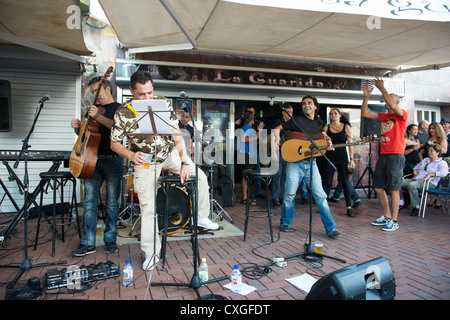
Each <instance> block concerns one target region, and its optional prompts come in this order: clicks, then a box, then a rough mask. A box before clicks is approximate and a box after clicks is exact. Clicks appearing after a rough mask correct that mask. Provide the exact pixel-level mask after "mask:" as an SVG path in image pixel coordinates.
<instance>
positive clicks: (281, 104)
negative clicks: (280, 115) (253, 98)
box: [269, 101, 286, 111]
mask: <svg viewBox="0 0 450 320" xmlns="http://www.w3.org/2000/svg"><path fill="white" fill-rule="evenodd" d="M269 104H270V106H271V107H273V106H280V108H281V110H283V111H285V110H286V109H285V108H284V102H283V101H270V103H269Z"/></svg>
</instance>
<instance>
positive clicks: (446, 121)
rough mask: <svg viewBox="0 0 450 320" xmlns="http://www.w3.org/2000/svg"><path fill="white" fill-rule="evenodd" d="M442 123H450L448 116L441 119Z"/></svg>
mask: <svg viewBox="0 0 450 320" xmlns="http://www.w3.org/2000/svg"><path fill="white" fill-rule="evenodd" d="M441 123H450V119H449V118H447V117H443V118H442V119H441Z"/></svg>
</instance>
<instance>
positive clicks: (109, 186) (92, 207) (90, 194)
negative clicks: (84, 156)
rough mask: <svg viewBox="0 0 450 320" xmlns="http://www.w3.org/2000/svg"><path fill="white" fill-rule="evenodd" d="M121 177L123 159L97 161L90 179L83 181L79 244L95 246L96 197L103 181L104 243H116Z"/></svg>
mask: <svg viewBox="0 0 450 320" xmlns="http://www.w3.org/2000/svg"><path fill="white" fill-rule="evenodd" d="M122 176H123V159H122V158H121V157H116V158H111V159H99V160H97V165H96V167H95V171H94V174H93V176H92V177H91V178H89V179H85V180H84V205H83V208H84V212H83V233H84V234H83V236H82V237H81V240H80V244H84V245H88V246H95V238H96V233H97V219H98V197H99V195H100V188H101V186H102V184H103V181H105V183H106V202H105V207H106V221H105V227H106V228H105V232H104V237H103V241H104V242H116V239H117V232H116V225H117V219H118V218H119V199H120V186H121V182H122Z"/></svg>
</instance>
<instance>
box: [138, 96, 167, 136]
mask: <svg viewBox="0 0 450 320" xmlns="http://www.w3.org/2000/svg"><path fill="white" fill-rule="evenodd" d="M131 105H132V107H133V109H134V111H136V113H137V114H138V116H137V118H136V119H137V120H138V125H139V130H140V134H169V135H170V134H172V133H173V128H172V126H171V124H172V121H171V120H170V111H169V106H168V103H167V100H163V99H161V100H159V99H151V100H133V101H131ZM149 110H150V111H151V112H149ZM151 116H153V120H154V126H155V127H154V126H153V124H152V119H151Z"/></svg>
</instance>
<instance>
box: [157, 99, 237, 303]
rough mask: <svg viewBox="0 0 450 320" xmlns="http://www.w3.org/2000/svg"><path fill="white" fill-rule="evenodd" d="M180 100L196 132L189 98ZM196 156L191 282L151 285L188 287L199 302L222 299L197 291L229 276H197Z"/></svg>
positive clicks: (196, 167)
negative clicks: (211, 277)
mask: <svg viewBox="0 0 450 320" xmlns="http://www.w3.org/2000/svg"><path fill="white" fill-rule="evenodd" d="M182 98H183V104H182V109H183V110H186V109H187V110H188V112H189V116H190V117H191V119H192V124H193V125H194V130H197V129H196V126H195V120H194V117H193V114H192V107H189V105H188V104H187V103H186V100H187V99H188V98H189V97H188V96H187V95H186V94H185V93H184V92H183V94H182ZM194 136H195V135H194ZM194 149H195V148H194ZM198 156H199V153H198V152H194V162H195V188H194V197H195V200H194V204H193V207H194V210H192V224H193V226H194V232H193V234H192V236H191V243H192V252H193V264H194V273H193V275H192V278H191V282H190V283H189V284H184V283H155V282H152V283H151V285H152V286H172V287H189V288H192V289H194V291H195V293H196V294H197V297H198V299H199V300H208V299H209V298H212V299H224V298H223V297H222V296H219V295H214V294H211V295H206V296H200V293H199V290H198V289H199V288H200V287H201V286H202V285H206V284H208V283H213V282H217V281H221V280H225V279H229V276H225V277H222V278H217V279H213V280H208V281H205V282H202V281H201V280H200V276H199V274H198V263H199V261H200V254H199V251H198V161H195V159H196V158H197V157H198ZM196 160H199V159H196Z"/></svg>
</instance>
